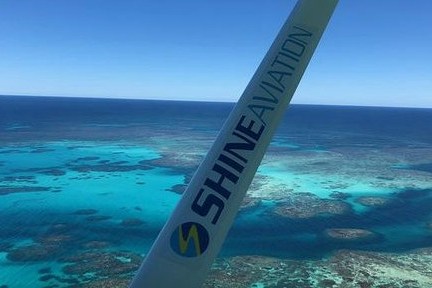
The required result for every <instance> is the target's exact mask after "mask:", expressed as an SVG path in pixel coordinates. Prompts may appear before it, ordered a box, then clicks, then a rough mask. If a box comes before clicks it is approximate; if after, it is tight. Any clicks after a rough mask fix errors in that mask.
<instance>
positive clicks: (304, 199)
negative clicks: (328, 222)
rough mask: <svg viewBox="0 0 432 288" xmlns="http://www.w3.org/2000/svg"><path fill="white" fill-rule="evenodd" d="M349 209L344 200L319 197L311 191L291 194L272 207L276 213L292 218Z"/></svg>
mask: <svg viewBox="0 0 432 288" xmlns="http://www.w3.org/2000/svg"><path fill="white" fill-rule="evenodd" d="M350 211H351V207H350V205H348V204H347V203H345V202H342V201H338V200H329V199H321V198H319V197H318V196H316V195H315V194H312V193H295V194H293V195H292V197H291V199H290V201H288V202H286V203H280V204H279V205H278V206H276V208H275V209H274V212H275V213H276V214H278V215H280V216H283V217H288V218H294V219H304V218H312V217H317V216H325V215H342V214H345V213H348V212H350Z"/></svg>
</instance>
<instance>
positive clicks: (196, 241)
mask: <svg viewBox="0 0 432 288" xmlns="http://www.w3.org/2000/svg"><path fill="white" fill-rule="evenodd" d="M208 244H209V234H208V232H207V230H206V229H205V228H204V226H202V225H201V224H199V223H195V222H186V223H183V224H180V225H179V226H178V227H177V228H176V229H175V230H174V232H173V233H172V235H171V248H172V249H173V250H174V252H176V253H177V254H178V255H180V256H184V257H197V256H200V255H201V254H202V253H204V252H205V251H206V250H207V247H208Z"/></svg>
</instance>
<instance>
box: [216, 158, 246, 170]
mask: <svg viewBox="0 0 432 288" xmlns="http://www.w3.org/2000/svg"><path fill="white" fill-rule="evenodd" d="M218 160H219V161H221V162H222V163H225V164H227V165H228V166H230V167H231V168H233V169H234V170H236V171H237V172H239V173H242V172H243V169H244V166H243V165H241V164H239V163H237V162H236V161H234V160H232V159H231V158H229V157H228V156H225V155H224V154H220V155H219V158H218Z"/></svg>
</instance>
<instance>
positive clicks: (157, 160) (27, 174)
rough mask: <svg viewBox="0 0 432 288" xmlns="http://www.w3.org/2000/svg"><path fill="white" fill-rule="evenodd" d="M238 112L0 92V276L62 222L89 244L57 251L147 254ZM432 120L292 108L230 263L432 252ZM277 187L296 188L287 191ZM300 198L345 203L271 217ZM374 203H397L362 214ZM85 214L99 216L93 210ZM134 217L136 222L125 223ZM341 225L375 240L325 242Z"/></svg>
mask: <svg viewBox="0 0 432 288" xmlns="http://www.w3.org/2000/svg"><path fill="white" fill-rule="evenodd" d="M233 105H234V104H232V103H204V102H178V101H149V100H115V99H87V98H61V97H21V96H20V97H17V96H0V181H1V182H0V208H1V209H0V217H1V219H2V221H3V224H2V225H1V227H0V256H1V257H0V271H1V267H3V268H4V267H8V269H11V270H10V272H9V274H10V275H15V274H14V273H18V272H16V271H19V269H21V268H22V267H21V268H16V266H14V265H15V264H16V263H14V262H13V261H11V260H10V257H9V256H8V255H9V254H8V253H10V251H11V249H12V250H13V249H20V248H21V247H24V248H25V247H27V246H28V245H31V244H32V243H33V244H34V243H37V244H38V245H41V243H42V245H45V244H44V242H41V240H40V239H41V237H42V238H43V237H44V235H47V234H48V235H54V236H58V232H53V229H54V228H55V227H57V226H58V224H59V223H60V224H62V225H66V226H67V227H69V228H68V229H67V230H68V232H67V236H68V237H72V238H73V239H80V240H79V241H78V240H76V241H75V242H74V241H72V242H70V241H69V242H67V243H66V242H65V243H63V244H62V245H63V246H61V247H60V248H61V249H59V251H57V250H56V253H58V254H56V257H57V256H58V257H60V256H64V255H69V254H74V253H75V254H76V253H80V252H82V251H83V249H84V248H83V246H85V241H107V242H109V243H110V248H109V249H112V250H116V249H127V250H128V251H134V252H136V253H141V254H145V253H146V251H147V249H148V248H149V245H150V244H151V243H152V241H153V240H154V238H155V237H156V235H157V233H158V231H159V229H160V228H161V226H162V225H163V223H164V222H165V220H166V218H167V217H168V216H169V214H170V212H171V211H172V209H173V207H174V206H175V204H176V202H177V201H178V199H179V197H180V196H179V195H178V191H177V190H176V189H177V188H176V187H177V186H178V185H184V184H186V182H187V180H188V179H189V178H190V176H191V173H193V171H194V170H195V168H196V166H197V165H198V164H199V161H200V160H201V159H202V157H203V156H204V155H205V153H206V151H207V150H208V149H209V147H210V145H211V143H212V141H213V140H214V138H215V137H216V135H217V133H218V131H219V129H220V128H221V126H222V124H223V122H224V121H225V119H226V117H227V116H228V114H229V112H230V110H231V109H232V108H233ZM431 123H432V109H407V108H376V107H344V106H313V105H291V106H290V107H289V109H288V111H287V113H286V116H285V117H284V119H283V121H282V123H281V125H280V127H279V129H278V131H277V133H276V135H275V138H274V141H273V142H272V144H271V146H270V148H269V151H268V154H267V156H266V157H267V158H265V159H264V162H263V165H262V167H261V168H260V170H259V172H258V175H259V177H264V178H265V179H269V180H268V183H266V184H264V185H263V186H262V187H261V188H258V190H259V189H261V190H262V191H261V192H262V193H261V194H260V193H258V194H259V195H261V196H254V197H258V198H255V200H257V203H258V204H256V205H255V206H253V207H250V208H246V209H243V210H242V211H241V212H240V213H239V215H238V217H237V219H236V222H235V224H234V227H233V229H232V230H231V232H230V234H229V236H228V238H227V241H226V244H225V245H224V247H223V250H222V252H221V255H222V256H232V255H244V254H246V255H250V254H254V255H255V254H260V255H270V256H275V257H287V258H295V259H303V258H307V259H320V258H322V257H325V256H328V255H331V253H333V252H334V251H336V250H338V249H361V250H368V251H388V252H402V251H407V250H410V249H414V248H420V247H431V246H432V209H431V207H432V169H431V165H432V125H431ZM178 155H183V156H184V157H178V158H177V157H176V156H178ZM266 159H271V160H266ZM285 175H286V176H285ZM273 184H274V186H272V185H273ZM276 184H277V185H276ZM176 185H177V186H176ZM266 185H267V186H266ZM278 185H279V186H278ZM281 185H282V186H283V187H285V188H284V189H288V190H289V188H292V189H293V191H291V192H289V193H286V196H284V195H285V194H283V192H281V191H282V190H283V189H282V188H280V187H282V186H281ZM295 185H297V186H295ZM266 189H268V191H267V190H266ZM278 189H280V190H281V191H279V190H278ZM173 191H177V193H175V192H173ZM255 192H256V191H255ZM258 192H260V191H258ZM302 192H308V193H312V194H314V195H316V197H317V199H319V201H321V200H325V201H327V200H331V201H333V202H331V203H335V204H343V205H345V206H346V207H348V208H347V209H346V211H344V212H343V213H339V214H338V213H333V212H331V211H330V212H328V211H327V212H320V213H318V214H316V215H312V216H310V217H297V218H296V217H286V216H283V215H280V214H277V213H276V212H275V211H276V208H277V207H279V206H281V207H282V206H284V205H290V203H291V202H290V201H294V200H292V199H294V198H295V197H294V198H293V197H292V195H297V193H302ZM332 192H343V193H345V194H346V197H345V198H344V199H336V198H331V197H330V196H329V195H330V194H331V193H332ZM272 193H274V194H272ZM290 193H294V194H290ZM258 194H254V195H258ZM267 194H268V196H266V195H267ZM271 195H276V196H271ZM281 195H282V196H281ZM365 196H367V197H381V198H382V197H384V198H385V199H389V202H388V203H387V204H385V205H378V206H373V205H372V206H367V205H365V204H361V203H360V202H361V200H362V198H361V197H365ZM320 203H321V202H320ZM322 203H324V204H325V203H326V202H322ZM359 203H360V204H359ZM324 204H322V205H324ZM345 206H344V207H345ZM89 209H90V210H94V211H97V212H94V215H96V216H97V217H90V216H89V215H84V214H85V213H84V212H82V211H83V210H89ZM304 209H305V210H306V211H307V210H308V209H309V207H308V205H307V202H306V204H305V208H304ZM310 209H312V208H310ZM77 211H78V212H77ZM80 211H81V212H80ZM87 212H88V211H87ZM80 213H84V214H80ZM92 215H93V214H92ZM130 219H133V221H135V222H133V221H132V224H133V223H135V224H137V223H138V224H137V225H136V226H134V225H135V224H133V225H130V226H127V225H126V224H125V221H126V222H127V220H129V222H131V221H130ZM137 221H142V223H143V224H142V225H141V223H140V222H137ZM56 225H57V226H56ZM334 228H355V229H365V230H368V231H372V232H373V233H374V235H375V236H374V237H373V238H372V239H363V240H359V241H339V240H334V239H329V238H328V237H326V236H325V235H324V231H326V229H334ZM54 230H55V229H54ZM50 233H51V234H50ZM6 244H7V245H6ZM2 245H3V246H2ZM6 246H7V247H8V248H7V249H6V248H2V247H6ZM2 251H3V252H2ZM8 257H9V258H8ZM2 259H3V260H2ZM53 260H57V258H55V257H54V259H52V258H48V259H45V258H43V257H42V259H40V260H37V261H30V262H31V263H33V264H31V265H34V263H39V264H40V265H42V266H43V265H47V263H48V262H49V261H53ZM11 264H14V265H11ZM2 265H3V266H2ZM31 265H30V264H29V266H26V267H27V268H28V269H29V270H28V271H33V270H34V269H36V268H32V267H33V266H31ZM18 266H19V265H18ZM11 267H12V268H11ZM13 267H15V268H13ZM37 267H39V266H37ZM27 268H26V269H27ZM39 268H40V267H39ZM4 269H6V268H4ZM14 269H17V270H14ZM31 269H33V270H31ZM59 269H60V268H59ZM3 271H7V270H3ZM14 271H15V272H14ZM36 271H37V269H36ZM29 273H30V274H29V275H31V272H29ZM2 277H3V278H4V277H6V276H4V275H1V274H0V286H1V284H2ZM11 277H12V276H11ZM29 277H30V276H29ZM8 281H15V280H11V279H9V280H8ZM12 287H14V286H12Z"/></svg>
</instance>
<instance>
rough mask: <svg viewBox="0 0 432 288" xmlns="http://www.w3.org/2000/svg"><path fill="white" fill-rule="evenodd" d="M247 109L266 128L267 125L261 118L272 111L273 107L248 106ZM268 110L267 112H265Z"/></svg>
mask: <svg viewBox="0 0 432 288" xmlns="http://www.w3.org/2000/svg"><path fill="white" fill-rule="evenodd" d="M248 108H249V109H250V110H251V111H252V113H254V114H255V115H256V116H257V117H258V119H260V120H261V123H262V124H263V125H264V126H266V125H267V123H266V122H265V121H264V119H263V116H264V114H265V113H266V112H268V111H273V110H274V108H273V107H269V106H264V105H248ZM267 110H268V111H267Z"/></svg>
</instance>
